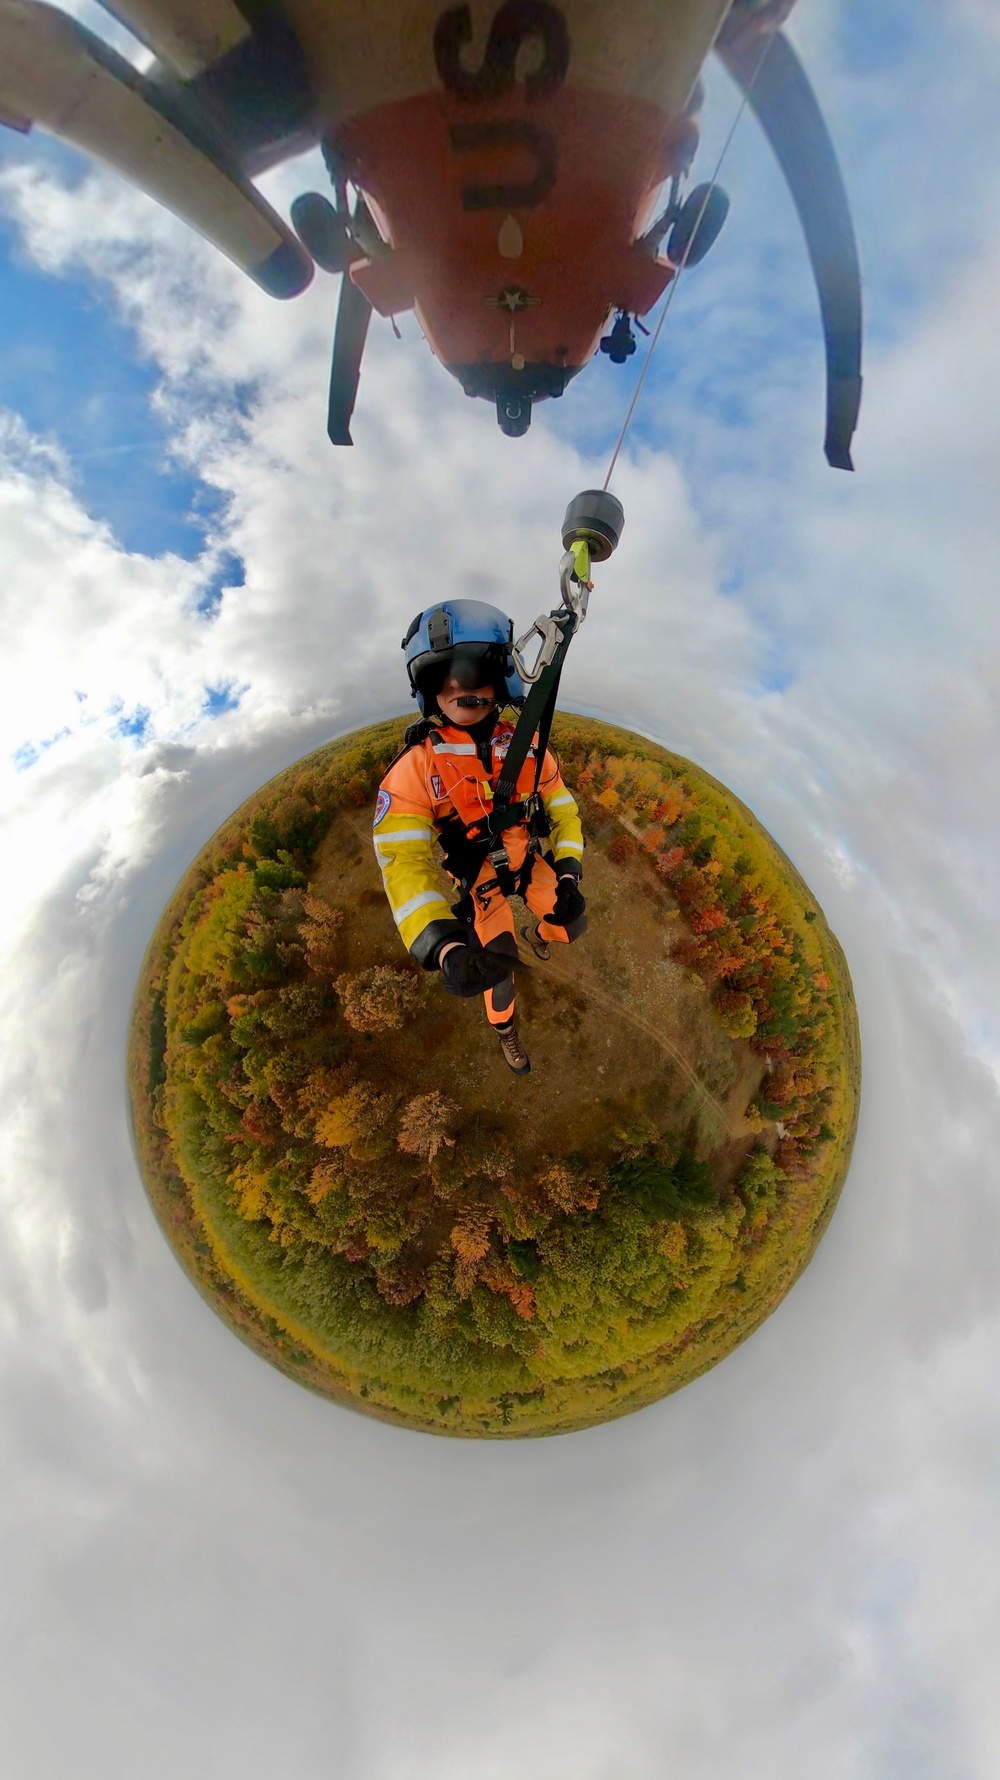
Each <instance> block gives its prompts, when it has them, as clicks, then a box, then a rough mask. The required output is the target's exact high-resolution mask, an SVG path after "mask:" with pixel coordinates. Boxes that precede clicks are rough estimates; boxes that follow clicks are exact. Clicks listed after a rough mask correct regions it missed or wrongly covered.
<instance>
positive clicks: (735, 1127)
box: [518, 942, 746, 1137]
mask: <svg viewBox="0 0 1000 1780" xmlns="http://www.w3.org/2000/svg"><path fill="white" fill-rule="evenodd" d="M518 952H519V954H520V958H521V962H522V964H523V965H525V966H526V968H527V969H529V970H537V971H539V972H540V973H541V975H542V976H543V977H544V976H554V977H556V978H557V979H558V980H559V981H560V982H564V983H566V984H568V985H569V987H570V988H573V987H575V986H579V987H580V988H581V989H584V990H585V991H586V993H587V994H588V995H589V996H590V998H591V1000H593V1001H596V1002H597V1003H598V1004H599V1006H601V1007H604V1008H607V1009H608V1011H609V1012H610V1013H613V1014H617V1016H618V1018H619V1019H621V1020H627V1021H628V1023H629V1025H630V1026H633V1027H635V1029H636V1031H638V1032H644V1033H645V1034H646V1037H647V1038H651V1039H652V1040H653V1043H654V1044H655V1045H658V1046H659V1048H660V1050H661V1051H665V1052H666V1054H667V1055H668V1056H669V1057H671V1058H672V1059H673V1061H674V1062H675V1063H676V1065H677V1067H678V1069H679V1070H680V1071H681V1074H682V1075H684V1076H686V1077H687V1079H688V1081H689V1082H690V1083H691V1086H692V1087H693V1088H695V1089H697V1091H698V1093H699V1094H700V1095H701V1096H702V1098H703V1099H704V1100H706V1101H707V1102H708V1104H709V1106H711V1107H713V1108H714V1110H715V1111H716V1112H717V1113H718V1115H719V1118H720V1119H721V1120H722V1126H723V1129H724V1130H725V1131H728V1133H729V1135H730V1137H743V1136H745V1134H746V1126H745V1125H744V1123H743V1120H742V1118H740V1119H739V1120H738V1121H737V1122H734V1121H733V1117H732V1114H731V1113H730V1112H729V1110H728V1108H727V1107H725V1106H723V1104H722V1102H721V1101H719V1100H716V1098H715V1095H714V1094H713V1093H712V1092H711V1091H710V1089H708V1088H706V1086H705V1084H704V1082H703V1081H702V1080H701V1079H700V1077H699V1076H698V1074H697V1072H696V1071H695V1070H694V1069H693V1068H692V1066H691V1064H690V1063H689V1062H688V1060H687V1058H686V1057H685V1056H684V1053H683V1052H682V1051H680V1050H678V1048H677V1046H676V1045H675V1044H672V1043H671V1041H670V1039H669V1038H667V1037H665V1035H664V1034H663V1033H662V1032H658V1031H657V1029H656V1027H655V1026H654V1025H653V1023H652V1021H651V1020H646V1019H644V1018H643V1016H642V1015H641V1014H635V1013H632V1012H630V1010H629V1009H628V1008H626V1007H624V1006H623V1005H622V1003H621V1002H620V1001H616V1000H615V998H614V996H613V995H608V994H607V993H606V991H605V990H603V989H601V988H599V987H598V984H597V979H596V978H595V976H594V973H593V971H590V970H587V968H586V967H585V966H584V965H582V964H578V963H577V962H576V960H574V962H573V965H572V967H570V966H569V965H562V964H557V963H555V961H554V960H553V959H550V960H549V962H548V963H547V964H543V963H542V961H541V960H540V959H537V958H535V957H533V956H532V954H531V953H530V952H528V951H526V950H525V948H524V946H523V945H521V944H520V942H519V943H518Z"/></svg>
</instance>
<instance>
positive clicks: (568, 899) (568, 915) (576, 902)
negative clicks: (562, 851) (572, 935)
mask: <svg viewBox="0 0 1000 1780" xmlns="http://www.w3.org/2000/svg"><path fill="white" fill-rule="evenodd" d="M556 870H557V871H558V873H559V882H558V884H557V885H556V906H555V908H554V909H553V911H552V914H551V916H550V917H549V918H550V920H552V921H554V922H555V923H556V926H557V927H568V926H569V924H570V922H571V921H579V919H580V916H581V915H582V914H583V913H584V911H585V910H586V907H587V904H586V903H585V901H584V899H583V896H582V894H581V892H580V890H579V889H578V887H577V886H578V883H579V878H580V867H579V866H578V865H577V862H576V860H575V859H565V860H563V859H560V861H559V864H558V865H557V866H556Z"/></svg>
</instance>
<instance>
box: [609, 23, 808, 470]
mask: <svg viewBox="0 0 1000 1780" xmlns="http://www.w3.org/2000/svg"><path fill="white" fill-rule="evenodd" d="M773 42H774V33H773V32H769V33H768V35H767V37H766V38H765V41H764V45H763V48H762V49H761V53H760V55H759V57H758V59H757V66H756V68H755V69H754V71H753V76H752V78H751V79H750V80H749V81H748V82H747V84H746V86H745V87H744V89H743V95H742V98H741V99H740V103H739V105H738V106H737V108H736V115H735V117H734V118H733V121H732V123H731V125H730V127H729V134H728V135H727V137H726V140H725V142H724V143H723V144H722V149H721V152H720V154H719V158H718V160H717V161H716V163H715V171H714V173H713V174H712V178H711V181H710V183H709V185H708V187H707V189H706V192H705V196H704V198H703V200H702V203H701V208H700V210H699V211H698V217H697V220H696V222H695V225H694V228H693V229H692V230H691V233H690V234H689V236H688V240H687V245H686V247H685V249H684V252H683V254H682V255H681V260H680V264H679V266H678V267H677V271H676V273H675V275H674V277H673V278H672V279H671V281H670V288H669V290H668V291H667V299H666V302H665V303H664V305H663V308H662V309H661V310H660V315H659V319H658V321H657V323H656V327H655V328H654V330H653V333H652V334H651V336H650V341H649V345H648V346H647V348H646V356H645V358H644V359H643V361H642V369H641V370H640V372H639V376H638V378H637V379H636V385H635V388H634V390H633V391H632V400H631V401H630V402H629V405H628V408H627V409H626V411H625V419H624V420H623V421H622V426H621V432H620V433H619V434H618V439H617V441H616V444H615V448H614V451H613V452H612V453H611V462H610V463H609V465H608V473H607V475H606V476H605V478H604V481H603V483H602V485H601V486H602V489H603V491H604V493H607V490H608V486H609V484H610V482H611V478H612V476H613V475H614V472H615V465H616V464H617V462H618V458H619V456H620V454H621V448H622V446H623V445H624V443H625V435H626V433H627V432H628V429H629V427H630V425H631V422H632V416H633V414H634V413H635V410H636V405H637V403H638V401H639V397H640V395H641V393H642V386H643V384H644V383H645V381H646V373H647V371H648V370H649V366H650V362H651V360H652V357H653V354H654V352H655V351H656V345H657V341H658V340H659V338H660V335H661V333H662V332H663V324H664V322H665V321H666V319H667V316H668V315H669V314H670V305H671V304H672V302H673V300H674V296H675V293H676V291H677V286H678V285H679V284H680V281H681V274H682V273H683V271H684V268H685V267H686V265H687V263H688V257H689V255H690V253H691V249H692V248H693V246H694V244H695V241H696V240H697V238H698V230H699V229H700V227H701V222H702V218H703V216H704V215H705V212H706V210H707V209H708V206H709V204H710V203H711V201H712V194H713V192H714V191H715V189H716V187H717V185H718V183H719V176H720V174H721V172H722V169H723V166H724V164H725V160H726V156H727V155H728V153H729V150H730V148H731V147H732V144H733V138H734V136H735V135H736V132H737V130H738V129H739V127H740V124H741V122H742V120H743V114H744V112H745V111H746V108H747V106H748V105H749V103H750V95H751V93H752V92H753V89H754V87H755V86H756V84H757V79H758V77H759V75H760V71H761V69H762V68H763V66H764V63H765V62H766V61H767V58H768V56H769V54H770V51H771V45H772V43H773Z"/></svg>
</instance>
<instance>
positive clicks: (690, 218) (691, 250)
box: [667, 185, 729, 267]
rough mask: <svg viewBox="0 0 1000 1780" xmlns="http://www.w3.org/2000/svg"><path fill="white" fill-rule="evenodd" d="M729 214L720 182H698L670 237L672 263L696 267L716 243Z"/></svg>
mask: <svg viewBox="0 0 1000 1780" xmlns="http://www.w3.org/2000/svg"><path fill="white" fill-rule="evenodd" d="M728 215H729V198H728V196H727V194H726V193H725V192H724V191H723V189H722V187H721V185H715V186H709V185H696V186H695V188H694V191H693V192H689V193H688V195H687V197H686V198H685V200H684V202H683V204H682V205H681V207H680V210H679V211H678V213H677V218H676V221H675V222H674V225H673V227H672V229H671V231H670V235H669V238H668V240H667V255H668V257H669V258H670V259H671V260H672V261H673V264H674V265H675V266H679V265H680V264H681V262H682V261H683V262H684V265H685V267H688V266H697V265H698V263H699V261H701V260H703V259H704V258H705V255H706V254H707V253H708V251H709V249H710V248H712V247H714V246H715V243H716V241H717V240H718V238H719V234H720V232H721V229H722V225H723V223H724V222H725V220H726V217H727V216H728ZM685 255H686V256H687V257H686V258H685Z"/></svg>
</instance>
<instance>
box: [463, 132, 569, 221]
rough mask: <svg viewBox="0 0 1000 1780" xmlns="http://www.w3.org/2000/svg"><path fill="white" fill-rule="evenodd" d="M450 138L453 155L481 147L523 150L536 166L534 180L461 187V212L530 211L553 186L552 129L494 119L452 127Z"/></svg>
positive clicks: (555, 158) (556, 155) (556, 157)
mask: <svg viewBox="0 0 1000 1780" xmlns="http://www.w3.org/2000/svg"><path fill="white" fill-rule="evenodd" d="M450 137H451V146H452V148H453V149H454V151H455V153H456V154H472V153H473V152H474V151H475V150H476V149H484V148H485V149H490V148H517V149H522V150H526V151H527V153H528V154H529V155H530V156H531V158H532V160H533V162H534V165H535V177H534V178H533V179H530V180H522V181H513V180H512V181H510V182H509V183H508V184H505V185H501V184H496V185H466V186H463V187H462V208H463V210H530V209H532V208H533V206H534V205H536V204H540V203H541V201H542V199H543V198H544V197H546V196H547V195H548V193H549V192H550V191H551V190H552V187H553V186H554V185H555V182H556V174H557V173H558V171H559V149H558V145H557V143H556V139H555V137H554V136H553V134H552V132H551V130H542V129H539V128H538V126H537V125H536V124H528V123H506V122H505V121H504V120H503V119H502V118H495V119H492V120H490V121H489V122H485V121H484V122H483V123H481V124H453V125H452V128H451V131H450Z"/></svg>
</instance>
